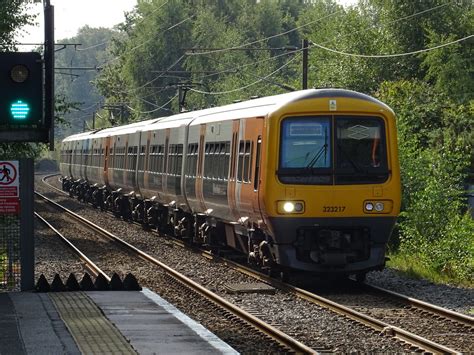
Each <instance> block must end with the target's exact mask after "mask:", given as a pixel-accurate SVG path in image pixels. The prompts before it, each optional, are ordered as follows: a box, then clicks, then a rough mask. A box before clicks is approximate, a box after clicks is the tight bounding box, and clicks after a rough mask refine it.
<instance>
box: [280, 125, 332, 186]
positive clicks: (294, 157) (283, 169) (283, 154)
mask: <svg viewBox="0 0 474 355" xmlns="http://www.w3.org/2000/svg"><path fill="white" fill-rule="evenodd" d="M331 136H332V134H331V117H327V116H320V117H317V116H301V117H287V118H285V119H284V120H283V121H282V123H281V136H280V137H281V139H280V162H279V169H278V177H279V179H280V181H282V182H283V183H292V184H332V154H331V147H332V139H331Z"/></svg>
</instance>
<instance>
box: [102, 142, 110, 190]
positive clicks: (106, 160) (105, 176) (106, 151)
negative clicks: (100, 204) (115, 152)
mask: <svg viewBox="0 0 474 355" xmlns="http://www.w3.org/2000/svg"><path fill="white" fill-rule="evenodd" d="M103 140H104V141H105V142H104V143H102V144H103V145H104V171H103V172H102V173H103V180H104V183H105V185H109V176H108V175H109V174H108V168H109V154H110V137H105V138H103Z"/></svg>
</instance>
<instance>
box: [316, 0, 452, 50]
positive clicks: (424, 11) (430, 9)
mask: <svg viewBox="0 0 474 355" xmlns="http://www.w3.org/2000/svg"><path fill="white" fill-rule="evenodd" d="M454 2H455V1H450V2H447V3H445V4H441V5H438V6H434V7H431V8H429V9H426V10H422V11H418V12H415V13H413V14H411V15H407V16H403V17H399V18H397V19H394V20H391V21H389V22H387V25H392V24H394V23H397V22H400V21H403V20H408V19H410V18H413V17H416V16H419V15H423V14H425V13H427V12H431V11H434V10H438V9H441V8H443V7H445V6H448V5H451V4H452V3H454ZM369 30H371V28H363V29H360V30H357V31H355V32H351V33H349V34H346V35H341V34H339V35H338V36H336V37H334V38H331V39H328V40H327V41H324V42H322V43H320V44H326V43H330V42H333V41H335V40H340V39H342V38H345V37H348V36H354V35H355V34H358V33H361V32H366V31H369Z"/></svg>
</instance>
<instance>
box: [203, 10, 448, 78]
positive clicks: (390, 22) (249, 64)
mask: <svg viewBox="0 0 474 355" xmlns="http://www.w3.org/2000/svg"><path fill="white" fill-rule="evenodd" d="M452 3H454V1H451V2H448V3H445V4H441V5H438V6H434V7H431V8H429V9H426V10H422V11H418V12H415V13H413V14H411V15H407V16H403V17H400V18H398V19H395V20H392V21H389V22H388V23H387V24H388V25H389V24H393V23H396V22H400V21H403V20H407V19H410V18H413V17H416V16H419V15H422V14H424V13H427V12H430V11H434V10H438V9H441V8H443V7H445V6H448V5H451V4H452ZM332 14H335V13H332ZM332 14H331V15H332ZM321 19H322V18H320V19H317V20H315V21H318V20H321ZM370 29H371V28H365V29H361V30H358V31H355V32H351V34H350V35H354V34H356V33H361V32H366V31H368V30H370ZM347 36H349V35H344V36H341V35H338V36H337V37H335V38H332V39H329V40H327V41H324V42H322V43H320V45H323V44H326V43H330V42H332V41H334V40H338V39H341V38H344V37H347ZM245 45H247V44H244V45H242V46H239V47H243V46H245ZM239 47H229V48H228V50H232V49H234V48H239ZM310 49H311V48H310ZM302 50H303V48H300V49H297V50H294V51H290V52H287V53H282V54H279V55H276V56H273V57H271V58H268V59H264V60H261V61H256V62H252V63H248V64H244V65H241V66H238V67H233V69H234V70H236V69H237V70H238V69H242V68H245V67H247V66H252V65H255V64H259V63H263V62H266V61H270V60H274V59H276V58H278V57H281V56H285V55H289V54H292V53H296V52H299V51H302ZM200 54H204V53H200ZM227 71H229V69H225V70H222V71H219V72H215V73H212V74H208V75H203V76H199V77H197V78H196V79H198V80H199V79H204V78H206V77H210V76H215V75H219V74H221V73H225V72H227Z"/></svg>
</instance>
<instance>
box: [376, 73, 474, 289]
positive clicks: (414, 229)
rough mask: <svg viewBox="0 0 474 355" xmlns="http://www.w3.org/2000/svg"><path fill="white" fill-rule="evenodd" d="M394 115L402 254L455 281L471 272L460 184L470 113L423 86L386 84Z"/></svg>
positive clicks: (470, 239)
mask: <svg viewBox="0 0 474 355" xmlns="http://www.w3.org/2000/svg"><path fill="white" fill-rule="evenodd" d="M378 96H379V98H380V99H381V100H383V101H385V102H387V103H389V104H391V106H392V107H393V108H394V110H395V111H396V112H397V124H398V131H399V153H400V163H401V172H402V187H403V199H402V200H403V212H402V214H401V218H400V223H399V228H398V229H399V233H400V234H399V238H400V240H399V243H400V252H401V253H402V254H405V255H410V256H412V257H416V258H418V259H419V262H421V263H423V264H424V265H426V267H431V268H432V269H433V270H435V271H436V272H438V273H441V274H443V273H444V274H448V275H449V276H452V277H454V278H456V279H458V280H467V279H469V278H471V277H472V276H474V275H473V272H474V265H473V263H472V260H474V221H473V220H472V218H471V216H470V214H469V212H466V199H465V191H464V183H465V181H466V177H467V173H468V168H469V166H470V164H471V161H472V159H473V154H472V151H473V147H474V140H473V139H472V138H473V132H474V131H473V128H472V125H467V126H466V122H467V121H469V120H471V122H472V111H468V110H466V108H465V107H464V106H462V105H458V104H456V103H455V102H453V101H452V100H450V99H449V97H447V96H446V95H443V94H442V93H439V92H437V90H436V89H435V88H433V87H430V86H429V85H428V84H426V83H424V82H418V81H401V82H395V83H389V82H387V83H384V84H383V85H382V86H381V88H380V90H379V92H378Z"/></svg>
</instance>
